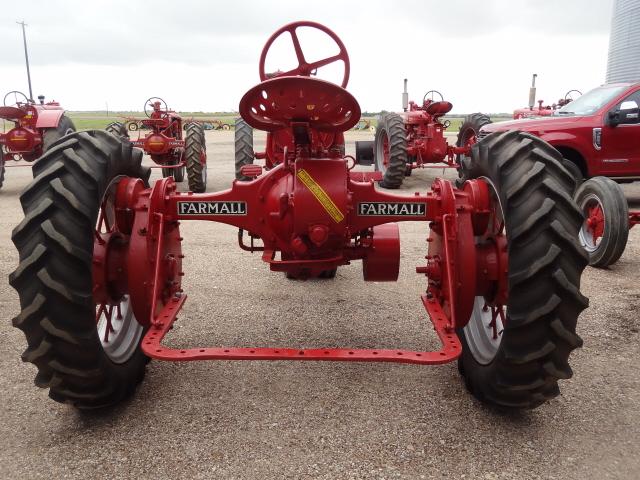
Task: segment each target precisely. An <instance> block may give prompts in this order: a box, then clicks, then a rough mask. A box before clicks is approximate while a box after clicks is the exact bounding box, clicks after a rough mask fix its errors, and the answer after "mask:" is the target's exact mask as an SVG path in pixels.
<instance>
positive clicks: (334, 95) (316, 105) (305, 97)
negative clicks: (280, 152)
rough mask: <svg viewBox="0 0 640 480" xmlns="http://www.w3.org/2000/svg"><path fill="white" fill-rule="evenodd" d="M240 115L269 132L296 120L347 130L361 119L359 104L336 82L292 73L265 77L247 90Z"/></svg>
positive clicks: (327, 129)
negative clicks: (265, 78)
mask: <svg viewBox="0 0 640 480" xmlns="http://www.w3.org/2000/svg"><path fill="white" fill-rule="evenodd" d="M240 115H242V118H243V119H244V120H245V121H246V122H247V123H248V124H249V125H250V126H252V127H253V128H257V129H259V130H266V131H267V132H273V131H275V130H280V129H282V128H287V127H289V126H291V124H292V123H293V122H305V123H308V124H309V127H311V128H313V129H315V130H317V131H320V132H346V131H347V130H349V129H350V128H351V127H353V126H354V125H355V124H357V123H358V120H359V119H360V105H358V101H357V100H356V99H355V98H354V97H353V95H351V94H350V93H349V92H347V91H346V90H345V89H344V88H341V87H339V86H338V85H336V84H335V83H331V82H327V81H325V80H320V79H317V78H305V77H299V76H292V77H291V76H289V77H277V78H273V79H271V80H265V81H264V82H262V83H259V84H258V85H256V86H255V87H253V88H252V89H251V90H249V91H248V92H247V93H245V94H244V96H243V97H242V100H240Z"/></svg>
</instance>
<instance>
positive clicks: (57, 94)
mask: <svg viewBox="0 0 640 480" xmlns="http://www.w3.org/2000/svg"><path fill="white" fill-rule="evenodd" d="M611 9H612V0H482V1H473V0H468V1H464V0H446V1H442V0H440V1H435V0H402V1H394V0H361V1H347V0H342V1H340V0H321V1H303V0H297V1H293V0H281V1H277V0H273V1H266V0H262V1H259V0H225V1H213V0H211V1H195V0H173V1H167V0H153V1H151V0H145V1H134V0H129V1H124V0H109V1H102V0H95V1H89V0H84V1H72V0H69V1H63V0H57V1H55V0H49V1H46V0H40V1H34V0H21V1H13V2H4V3H3V5H2V15H1V16H0V45H1V46H2V47H1V48H2V55H0V92H2V94H3V95H4V92H6V91H9V90H23V91H25V92H26V91H27V90H28V87H27V82H26V73H25V68H24V54H23V50H22V37H21V32H20V27H19V26H18V25H16V23H15V21H16V20H22V19H24V21H25V22H26V23H27V24H28V25H29V26H28V27H27V40H28V44H29V55H30V60H31V77H32V83H33V89H34V92H33V93H34V95H38V94H41V93H42V94H44V95H46V96H47V98H49V99H51V98H55V99H56V100H59V101H60V102H61V103H62V104H63V106H64V107H65V108H67V109H69V110H104V109H105V105H106V104H107V103H108V105H109V108H110V109H111V110H140V109H141V107H142V103H143V102H144V100H145V99H146V98H148V97H150V96H160V97H163V98H164V99H165V100H166V101H167V102H168V103H169V105H170V106H171V107H172V108H174V109H176V110H181V111H232V110H237V105H238V102H239V100H240V98H241V97H242V95H243V94H244V92H245V91H246V90H248V89H249V88H250V87H252V86H253V85H255V84H256V83H258V82H259V77H258V60H259V56H260V52H261V50H262V47H263V45H264V43H265V42H266V40H267V39H268V38H269V36H270V35H271V33H272V32H274V31H275V30H277V29H278V28H279V27H281V26H282V25H284V24H286V23H289V22H292V21H296V20H313V21H316V22H320V23H323V24H325V25H326V26H328V27H329V28H330V29H332V30H334V31H335V32H336V33H337V34H338V36H339V37H340V38H341V39H342V40H343V42H344V43H345V45H346V48H347V50H348V52H349V56H350V60H351V78H350V81H349V85H348V87H347V89H348V90H349V91H350V92H351V93H352V94H354V95H355V97H356V98H357V99H358V101H359V102H360V105H361V107H362V109H363V110H368V111H378V110H381V109H385V110H399V109H400V108H401V92H402V79H403V78H408V79H409V93H410V98H413V99H418V98H422V95H423V94H424V93H425V92H426V91H427V90H431V89H436V90H439V91H440V92H442V93H443V94H444V96H445V98H446V99H447V100H449V101H451V102H452V103H453V105H454V109H453V111H454V112H459V113H467V112H473V111H484V112H508V111H511V110H513V109H514V108H516V107H522V106H525V105H526V104H527V99H528V88H529V84H530V81H531V74H532V73H537V74H538V75H539V76H538V81H537V86H538V98H540V99H544V100H545V101H549V102H553V101H555V100H557V99H558V98H559V97H562V96H564V94H565V92H566V91H567V90H570V89H574V88H576V89H579V90H582V91H583V92H584V91H586V90H589V89H591V88H593V87H595V86H597V85H600V84H601V83H603V82H604V78H605V73H606V60H607V59H606V57H607V50H608V41H609V29H610V23H611ZM305 33H306V37H305ZM301 37H302V38H301V42H302V47H303V49H305V50H306V51H308V52H309V53H308V56H309V57H311V58H320V57H323V56H326V55H327V54H333V53H335V51H334V50H333V49H334V48H335V47H334V46H333V45H332V44H331V42H330V41H328V42H324V39H323V38H320V37H319V36H317V35H314V34H313V33H312V32H301ZM305 40H306V42H305ZM325 52H327V53H325ZM292 59H293V50H292V49H291V47H290V44H289V43H288V42H286V41H284V40H281V41H280V42H278V44H276V45H275V46H274V50H273V52H272V53H271V54H270V56H269V58H268V61H269V65H268V69H269V70H275V69H276V68H280V69H281V70H284V68H283V67H282V66H284V67H286V66H287V65H288V64H290V63H291V60H292ZM335 67H336V68H327V69H325V70H330V72H326V73H328V74H329V78H330V77H331V75H339V74H340V72H338V71H337V70H338V69H340V68H341V66H339V65H336V66H335ZM319 76H322V71H320V72H319Z"/></svg>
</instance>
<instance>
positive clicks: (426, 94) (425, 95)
mask: <svg viewBox="0 0 640 480" xmlns="http://www.w3.org/2000/svg"><path fill="white" fill-rule="evenodd" d="M429 94H431V101H432V102H433V101H434V98H433V95H434V94H438V95H440V101H441V102H444V97H443V96H442V94H441V93H440V92H439V91H438V90H429V91H428V92H427V93H425V94H424V97H422V103H424V102H426V101H427V97H428V96H429Z"/></svg>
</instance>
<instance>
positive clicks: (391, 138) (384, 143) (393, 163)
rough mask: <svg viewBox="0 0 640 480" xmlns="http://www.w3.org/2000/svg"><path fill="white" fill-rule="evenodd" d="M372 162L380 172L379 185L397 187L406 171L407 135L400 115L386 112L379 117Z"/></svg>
mask: <svg viewBox="0 0 640 480" xmlns="http://www.w3.org/2000/svg"><path fill="white" fill-rule="evenodd" d="M373 154H374V163H375V167H376V170H377V171H379V172H382V181H381V182H380V186H382V187H384V188H399V187H400V185H402V181H403V180H404V177H405V174H406V172H407V162H408V159H407V135H406V132H405V129H404V122H403V121H402V117H401V116H400V115H398V114H397V113H387V114H384V115H382V116H381V117H380V121H379V122H378V127H377V129H376V136H375V140H374V148H373Z"/></svg>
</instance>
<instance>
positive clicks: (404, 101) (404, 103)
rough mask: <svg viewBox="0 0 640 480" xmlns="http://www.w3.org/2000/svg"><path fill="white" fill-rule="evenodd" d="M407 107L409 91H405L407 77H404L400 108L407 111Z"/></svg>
mask: <svg viewBox="0 0 640 480" xmlns="http://www.w3.org/2000/svg"><path fill="white" fill-rule="evenodd" d="M408 109H409V92H408V91H407V79H406V78H405V79H404V92H402V110H403V111H405V112H406V111H407V110H408Z"/></svg>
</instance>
